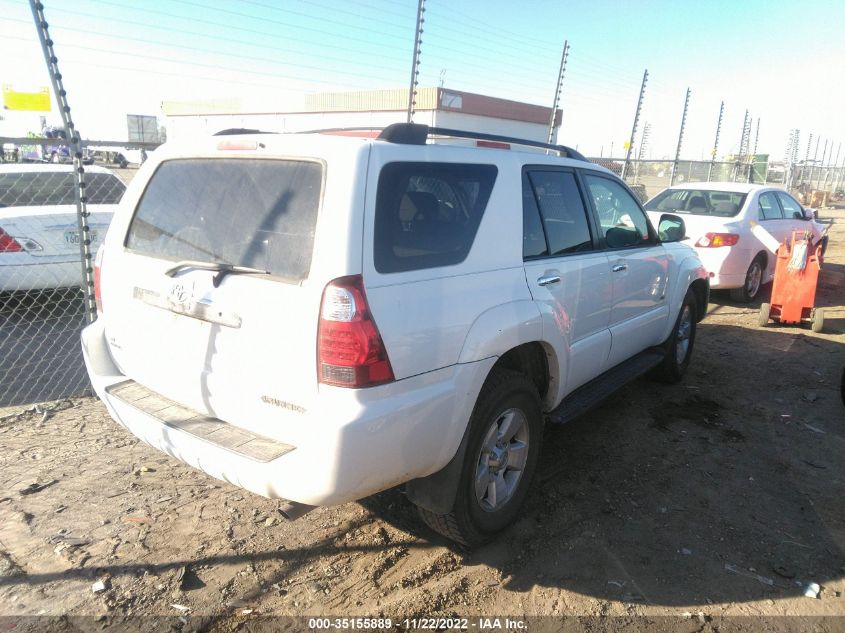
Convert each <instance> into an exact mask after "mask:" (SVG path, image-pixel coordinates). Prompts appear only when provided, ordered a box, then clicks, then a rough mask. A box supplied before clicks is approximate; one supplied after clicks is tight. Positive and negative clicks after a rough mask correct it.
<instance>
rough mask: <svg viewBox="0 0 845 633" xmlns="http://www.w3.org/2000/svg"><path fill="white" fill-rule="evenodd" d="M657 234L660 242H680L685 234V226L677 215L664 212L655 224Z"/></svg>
mask: <svg viewBox="0 0 845 633" xmlns="http://www.w3.org/2000/svg"><path fill="white" fill-rule="evenodd" d="M657 236H658V237H659V238H660V241H661V242H680V241H681V240H683V239H684V238H685V237H686V236H687V226H686V224H684V220H683V219H682V218H679V217H678V216H677V215H672V214H671V213H664V214H663V215H661V216H660V222H659V223H658V225H657Z"/></svg>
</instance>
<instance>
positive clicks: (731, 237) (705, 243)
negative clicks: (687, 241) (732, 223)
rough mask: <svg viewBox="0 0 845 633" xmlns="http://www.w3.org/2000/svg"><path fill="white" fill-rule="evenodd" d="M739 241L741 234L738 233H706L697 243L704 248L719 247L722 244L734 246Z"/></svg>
mask: <svg viewBox="0 0 845 633" xmlns="http://www.w3.org/2000/svg"><path fill="white" fill-rule="evenodd" d="M737 242H739V235H737V234H736V233H705V234H704V235H702V236H701V237H700V238H698V241H697V242H696V243H695V245H696V246H700V247H702V248H719V247H720V246H733V245H734V244H736V243H737Z"/></svg>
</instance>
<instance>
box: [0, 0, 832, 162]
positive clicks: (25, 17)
mask: <svg viewBox="0 0 845 633" xmlns="http://www.w3.org/2000/svg"><path fill="white" fill-rule="evenodd" d="M42 2H43V4H44V6H45V9H44V12H45V15H46V18H47V21H48V22H49V24H50V34H51V37H52V38H53V40H54V42H55V50H56V55H57V57H58V60H59V67H60V70H61V72H62V74H63V75H64V79H65V87H66V90H67V92H68V100H69V103H70V105H71V108H72V114H73V116H74V119H75V122H76V124H77V128H78V129H79V130H80V131H81V132H82V135H83V137H86V138H98V139H100V140H109V139H115V140H124V139H126V114H146V115H159V116H160V115H161V103H162V101H171V100H195V99H209V100H227V101H234V102H235V103H238V104H240V107H241V108H243V109H244V110H246V111H268V110H269V111H272V110H284V109H285V104H290V103H295V102H297V100H301V96H302V95H303V94H304V93H306V92H322V91H335V90H367V89H377V88H405V87H406V86H407V85H408V83H409V80H410V67H411V57H412V53H413V41H414V28H415V20H416V11H417V2H416V0H346V1H339V0H42ZM425 7H426V11H425V23H424V32H423V36H422V45H421V57H420V67H419V68H420V76H419V83H420V85H421V86H436V85H444V86H445V87H447V88H451V89H454V90H463V91H468V92H477V93H481V94H486V95H491V96H496V97H502V98H507V99H514V100H517V101H526V102H529V103H536V104H540V105H546V106H550V105H551V104H552V102H553V98H554V93H555V87H556V82H557V75H558V70H559V66H560V57H561V51H562V48H563V44H564V41H568V42H569V44H570V50H569V56H568V59H567V65H566V71H565V75H564V80H563V84H562V93H561V100H560V108H561V109H562V111H563V123H562V127H561V129H560V131H559V132H558V140H559V142H561V143H564V144H566V145H570V146H573V147H577V148H578V149H579V151H581V152H582V153H585V154H587V155H589V156H598V155H603V156H608V155H609V154H610V152H611V150H612V152H613V155H614V156H624V149H623V144H624V143H625V142H626V141H627V140H628V138H629V137H630V134H631V127H632V123H633V119H634V112H635V109H636V105H637V98H638V95H639V90H640V82H641V80H642V76H643V71H644V70H646V69H647V70H648V73H649V79H648V82H647V84H646V90H645V95H644V102H643V109H642V114H641V118H640V125H639V129H638V132H637V136H636V140H635V149H636V150H637V151H639V146H640V141H641V133H642V130H643V128H644V125H645V123H648V125H649V130H650V133H649V138H648V141H647V143H646V147H645V149H644V151H643V155H644V157H646V158H654V159H658V158H664V157H669V158H671V157H674V154H675V151H676V146H677V143H678V133H679V129H680V125H681V115H682V111H683V105H684V98H685V94H686V90H687V88H689V89H690V91H691V97H690V105H689V111H688V114H687V120H686V121H687V122H686V127H685V131H684V137H683V143H682V147H681V157H682V158H689V159H709V157H710V154H711V150H712V149H713V144H714V136H715V132H716V123H717V118H718V114H719V107H720V103H721V102H722V101H724V104H725V106H724V107H725V115H724V120H723V124H722V131H721V137H720V142H719V151H718V155H719V156H722V155H725V154H731V153H733V152H736V151H737V150H738V148H739V144H740V139H741V133H742V125H743V120H744V118H745V113H746V110H747V111H748V113H749V116H750V117H751V118H752V119H753V121H754V123H753V127H752V137H751V146H752V149H753V146H754V141H755V138H756V140H757V151H758V152H759V153H769V154H771V155H772V158H773V159H774V160H779V159H782V158H783V156H784V153H785V149H786V143H787V139H788V136H789V133H790V130H791V129H794V128H797V129H799V130H800V136H799V139H800V141H799V148H800V149H799V158H802V159H803V158H804V156H805V155H806V153H807V148H808V147H809V150H810V151H809V157H810V158H811V159H812V158H813V157H814V155H815V156H817V158H818V159H821V158H822V155H823V148H824V145H825V143H826V142H827V144H828V152H827V154H826V155H827V157H828V160H827V161H826V162H832V161H833V160H834V159H835V158H836V154H837V153H838V151H839V150H838V149H837V148H838V147H839V146H840V144H841V142H842V141H843V140H845V116H843V109H845V108H843V106H845V38H843V37H842V35H843V25H845V2H841V0H802V2H785V1H781V0H775V1H774V2H773V1H772V0H765V1H764V0H743V1H741V2H740V1H737V0H732V1H723V0H709V1H707V2H701V1H700V0H695V1H689V0H638V1H636V2H633V1H631V2H624V1H621V0H616V1H610V0H556V1H552V0H523V1H522V2H515V1H513V0H486V1H484V0H426V5H425ZM0 33H2V36H0V83H3V84H11V85H13V86H14V87H15V88H16V89H23V90H26V89H33V88H38V87H39V86H45V85H47V84H48V83H49V80H48V76H47V72H46V66H45V62H44V57H43V54H42V52H41V49H40V46H39V44H38V40H37V36H36V31H35V27H34V24H33V19H32V14H31V12H30V9H29V2H28V1H27V0H0ZM2 114H3V116H5V117H6V120H5V121H0V133H2V134H10V135H12V134H15V135H17V134H19V133H22V132H24V131H27V130H25V129H23V128H24V127H28V128H32V127H33V124H32V121H36V122H37V117H34V115H30V114H27V115H23V114H19V113H11V112H3V113H2ZM33 117H34V118H33ZM48 119H49V120H50V121H51V122H53V123H56V124H58V123H59V117H58V115H57V113H56V111H55V109H54V111H53V112H52V113H51V114H50V115H49V117H48ZM758 121H759V137H757V136H756V130H757V124H758ZM32 131H37V130H32ZM810 134H812V135H813V137H812V142H811V143H810V137H809V135H810ZM816 143H818V145H819V147H818V151H816ZM843 158H845V154H841V155H840V158H839V160H840V162H841V161H842V159H843Z"/></svg>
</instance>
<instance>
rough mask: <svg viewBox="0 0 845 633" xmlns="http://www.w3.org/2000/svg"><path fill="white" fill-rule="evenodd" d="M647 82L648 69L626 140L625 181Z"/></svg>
mask: <svg viewBox="0 0 845 633" xmlns="http://www.w3.org/2000/svg"><path fill="white" fill-rule="evenodd" d="M647 81H648V68H646V69H645V71H644V72H643V83H642V84H641V85H640V98H639V99H638V100H637V111H636V112H635V113H634V125H633V126H632V127H631V138H630V139H629V140H628V151H627V152H626V153H625V163H624V164H623V165H622V180H625V172H627V171H628V164H629V163H630V162H631V150H633V149H634V136H635V135H636V133H637V123H638V122H639V120H640V111H641V110H642V107H643V96H644V95H645V85H646V82H647Z"/></svg>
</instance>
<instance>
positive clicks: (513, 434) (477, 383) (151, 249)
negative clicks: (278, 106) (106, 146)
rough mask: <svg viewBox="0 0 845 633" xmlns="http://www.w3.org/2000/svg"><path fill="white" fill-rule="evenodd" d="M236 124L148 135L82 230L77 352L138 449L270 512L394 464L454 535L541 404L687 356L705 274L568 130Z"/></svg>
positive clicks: (471, 532) (484, 523)
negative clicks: (113, 206)
mask: <svg viewBox="0 0 845 633" xmlns="http://www.w3.org/2000/svg"><path fill="white" fill-rule="evenodd" d="M237 132H239V133H236V134H234V135H232V134H229V135H223V136H221V135H215V136H214V137H209V138H208V139H205V140H203V141H199V142H195V143H193V144H190V145H177V144H168V145H166V146H163V147H162V148H161V149H159V150H158V151H157V152H156V153H155V154H154V155H153V156H151V158H150V160H148V161H147V162H146V163H145V164H144V166H143V167H142V168H141V169H140V170H139V172H138V175H137V176H136V177H135V179H134V180H133V181H132V183H131V185H130V186H129V188H128V190H127V192H126V194H125V196H124V197H123V200H122V202H121V203H120V207H119V210H118V211H117V212H116V213H115V216H114V219H113V221H112V224H111V227H110V229H109V231H108V235H107V237H106V239H105V242H104V245H103V247H102V248H101V249H100V251H99V252H98V254H97V261H96V266H95V271H94V276H95V296H96V300H97V304H98V311H99V316H98V318H97V320H96V321H95V322H94V323H93V324H92V325H90V326H88V327H87V328H85V330H84V331H83V334H82V345H83V350H84V355H85V362H86V364H87V367H88V371H89V374H90V377H91V381H92V383H93V385H94V388H95V390H96V392H97V395H98V396H99V397H100V398H101V399H102V400H103V402H104V403H105V405H106V407H107V409H108V411H109V413H110V414H111V415H112V417H113V418H114V419H115V420H117V421H118V422H119V423H121V424H122V425H123V426H125V427H126V428H127V429H129V431H131V432H132V433H134V434H135V435H136V436H138V437H139V438H141V439H143V440H144V441H146V442H148V443H149V444H151V445H152V446H154V447H155V448H158V449H160V450H162V451H164V452H166V453H168V454H170V455H172V456H173V457H175V458H177V459H180V460H182V461H183V462H185V463H187V464H190V465H192V466H194V467H196V468H199V469H201V470H203V471H205V472H206V473H208V474H209V475H212V476H214V477H217V478H220V479H223V480H225V481H228V482H231V483H233V484H235V485H238V486H242V487H243V488H246V489H248V490H251V491H252V492H255V493H258V494H260V495H264V496H267V497H271V498H280V499H284V500H286V503H285V506H284V512H286V513H287V516H288V517H289V518H296V517H297V516H299V515H301V514H303V513H304V512H306V511H308V510H310V509H312V508H313V507H314V506H323V505H332V504H339V503H344V502H347V501H352V500H355V499H360V498H362V497H365V496H367V495H371V494H373V493H376V492H379V491H382V490H385V489H387V488H390V487H393V486H397V485H399V484H405V489H406V492H407V495H408V497H409V499H410V500H411V501H412V502H413V503H414V504H416V505H417V507H418V508H419V512H420V514H421V516H422V518H423V519H424V520H425V521H426V522H427V523H428V524H429V525H430V526H431V527H432V528H434V529H435V530H437V531H438V532H440V533H442V534H444V535H446V536H447V537H449V538H451V539H454V540H456V541H459V542H462V543H465V544H469V545H474V544H477V543H481V542H484V541H485V540H488V539H490V538H491V537H492V536H493V535H494V534H495V533H496V532H497V531H499V530H501V529H502V528H504V527H505V526H506V525H508V524H509V523H511V522H512V521H513V520H514V518H515V516H516V514H517V512H518V511H519V508H520V506H521V504H522V503H523V500H524V498H525V496H526V493H527V491H528V488H529V485H530V482H531V479H532V475H533V474H534V470H535V467H536V463H537V456H538V453H539V450H540V444H541V439H542V434H543V427H544V424H545V423H547V422H564V421H567V420H569V419H572V418H573V417H576V416H578V415H580V414H581V413H583V412H585V411H586V410H587V409H589V408H590V407H592V406H593V405H594V404H596V403H597V402H598V401H600V400H601V399H602V398H604V397H606V396H607V395H609V394H610V393H612V391H613V390H614V389H616V388H618V387H619V386H621V385H623V384H625V383H626V382H628V381H629V380H632V379H633V378H636V377H638V376H640V375H641V374H644V373H646V372H651V373H652V374H658V375H659V376H660V377H662V378H664V379H665V380H668V381H675V380H678V379H680V377H681V375H682V374H683V373H684V371H685V369H686V368H687V365H688V364H689V362H690V356H691V354H692V350H693V344H694V342H695V331H696V323H697V322H698V321H700V320H701V319H702V318H703V316H704V314H705V312H706V309H707V302H708V296H709V286H708V278H707V274H706V273H705V271H704V268H703V267H702V265H701V262H700V261H699V259H698V257H697V255H696V254H695V252H694V251H693V250H692V249H691V248H689V247H687V246H685V245H682V244H680V243H678V242H679V241H680V240H681V239H682V238H683V237H684V224H683V220H681V219H680V218H678V217H677V216H672V215H665V216H663V217H661V218H660V226H658V228H657V230H655V228H654V227H653V226H652V225H651V224H650V222H649V220H648V218H647V216H646V214H645V213H644V212H643V209H642V207H641V206H640V204H639V202H638V201H637V199H636V197H635V196H634V195H632V193H631V191H630V190H629V189H628V187H627V186H626V185H625V184H624V183H623V182H622V181H621V180H620V179H619V178H618V177H617V176H615V175H614V174H613V173H611V172H610V171H608V170H607V169H604V168H602V167H599V166H598V165H595V164H592V163H590V162H588V161H586V160H585V159H584V158H583V157H581V156H580V155H579V154H578V153H577V152H574V151H573V150H570V149H568V148H566V147H563V146H544V147H546V153H540V152H536V151H535V152H528V151H515V150H510V151H508V150H505V149H502V147H501V145H502V143H501V142H499V143H497V145H498V146H499V147H496V148H491V147H467V146H459V145H456V144H454V143H452V144H449V143H440V142H434V143H432V142H431V140H430V137H431V136H433V135H435V134H436V135H437V136H438V137H441V138H442V137H443V136H446V135H449V136H453V137H454V136H463V137H469V138H476V139H477V138H479V137H482V136H483V137H484V138H486V139H487V140H490V139H493V140H496V139H498V140H499V141H502V140H503V139H502V138H501V137H491V136H490V135H487V136H484V135H474V134H472V133H466V132H458V131H454V130H438V129H435V128H431V129H429V128H428V127H427V126H424V125H415V124H397V125H394V126H390V127H388V128H386V129H385V130H384V131H383V132H382V133H381V135H380V136H379V137H378V138H375V139H373V138H353V137H350V136H348V135H346V136H342V135H336V134H326V133H306V134H290V135H288V134H266V133H242V132H248V131H243V130H241V131H237ZM504 140H506V141H512V142H517V141H516V140H515V139H504ZM464 142H466V141H464ZM519 142H520V143H521V144H524V145H531V144H532V143H531V142H527V141H525V142H522V141H519ZM534 145H542V144H537V143H534ZM552 151H554V153H550V152H552Z"/></svg>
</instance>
